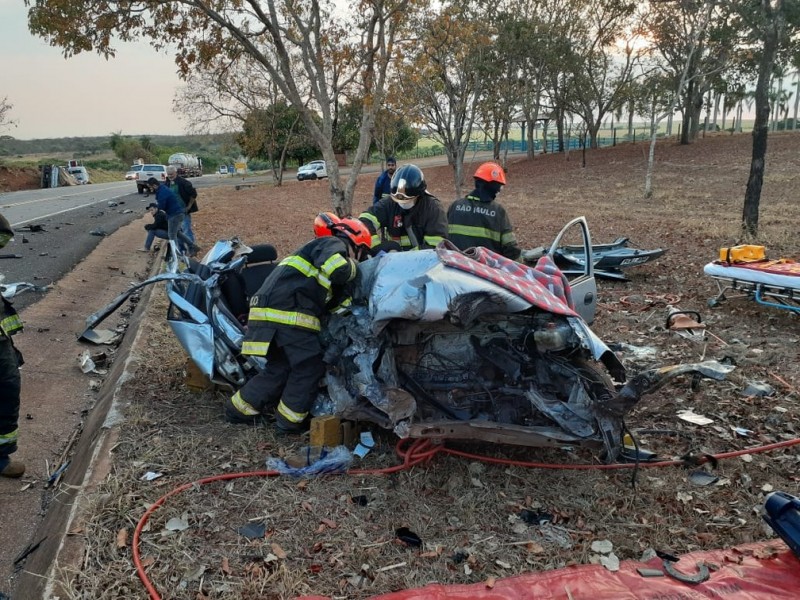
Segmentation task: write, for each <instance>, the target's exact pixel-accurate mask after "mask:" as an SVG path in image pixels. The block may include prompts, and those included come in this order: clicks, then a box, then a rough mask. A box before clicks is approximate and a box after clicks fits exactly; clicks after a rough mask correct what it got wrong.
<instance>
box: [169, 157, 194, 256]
mask: <svg viewBox="0 0 800 600" xmlns="http://www.w3.org/2000/svg"><path fill="white" fill-rule="evenodd" d="M167 185H168V186H169V189H170V190H172V193H173V194H175V195H176V196H178V198H180V199H181V200H183V203H184V205H185V206H186V216H185V217H184V219H183V232H184V233H185V234H186V237H188V238H189V239H190V240H192V243H194V231H192V213H196V212H197V210H198V209H197V190H196V189H194V186H193V185H192V182H191V181H189V180H188V179H186V178H185V177H178V168H177V167H176V166H175V165H169V166H168V167H167Z"/></svg>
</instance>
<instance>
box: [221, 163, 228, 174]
mask: <svg viewBox="0 0 800 600" xmlns="http://www.w3.org/2000/svg"><path fill="white" fill-rule="evenodd" d="M219 174H220V175H227V174H228V165H220V166H219Z"/></svg>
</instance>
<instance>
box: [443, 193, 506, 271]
mask: <svg viewBox="0 0 800 600" xmlns="http://www.w3.org/2000/svg"><path fill="white" fill-rule="evenodd" d="M447 222H448V223H449V225H448V235H447V237H448V239H449V240H450V241H451V242H453V243H454V244H455V245H456V246H458V248H459V249H460V250H466V249H467V248H473V247H475V246H483V247H484V248H489V250H492V251H494V252H497V253H498V254H502V255H503V256H505V257H506V258H510V259H511V260H516V259H517V258H519V255H520V254H521V252H522V251H521V250H520V248H519V246H517V239H516V237H515V236H514V232H513V230H512V229H511V221H509V219H508V214H506V209H505V208H503V207H502V206H501V205H500V203H499V202H497V201H495V200H489V201H486V200H482V199H481V198H479V197H478V196H477V195H473V194H470V195H469V196H467V197H466V198H462V199H461V200H456V201H455V202H453V204H451V205H450V208H449V209H448V211H447Z"/></svg>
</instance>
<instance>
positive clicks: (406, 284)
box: [356, 241, 613, 360]
mask: <svg viewBox="0 0 800 600" xmlns="http://www.w3.org/2000/svg"><path fill="white" fill-rule="evenodd" d="M484 251H485V252H484ZM543 258H544V260H543V261H542V262H541V264H540V265H537V267H536V268H534V267H528V266H526V265H521V264H519V263H516V262H514V261H509V260H507V259H505V258H503V257H502V256H500V255H499V254H496V253H494V252H492V251H490V250H486V249H481V252H479V253H477V254H475V253H473V256H468V255H466V254H465V253H462V252H460V251H458V250H456V249H455V247H454V246H452V244H450V243H449V242H446V241H445V242H442V243H441V244H440V245H439V246H438V247H437V248H436V249H435V250H420V251H417V252H391V253H388V254H384V255H382V256H379V257H377V258H375V259H371V260H368V261H366V262H364V263H361V264H360V265H359V279H358V285H357V287H358V289H357V291H356V297H357V298H358V299H360V300H362V301H366V302H367V303H368V307H369V308H368V312H369V317H370V320H371V328H372V331H373V333H374V334H378V333H380V332H381V331H382V330H383V329H384V328H385V327H386V325H387V324H388V323H389V322H390V321H392V320H394V319H404V320H409V321H431V322H432V321H440V320H442V319H445V318H449V319H450V320H452V321H457V322H460V323H462V324H463V325H465V326H468V325H469V324H470V323H471V322H473V321H474V320H475V319H477V318H478V317H479V316H481V315H482V314H487V313H493V314H511V313H521V312H524V311H527V310H529V309H533V308H536V309H539V310H543V311H546V312H550V313H553V314H557V315H561V316H563V317H566V318H567V319H568V322H569V323H570V327H571V328H572V329H573V330H574V331H575V332H576V333H577V334H578V335H579V336H580V338H581V339H582V340H583V342H584V344H585V346H586V347H587V348H589V349H590V350H591V353H592V355H593V356H594V358H595V360H601V358H603V357H605V358H607V357H608V356H609V355H613V353H612V352H611V351H610V350H609V348H608V346H606V345H605V343H603V341H602V340H600V338H598V337H597V336H596V335H595V334H594V332H592V330H591V329H589V326H588V325H587V324H586V322H585V321H584V320H583V319H581V318H580V317H579V316H578V315H577V314H576V313H575V312H574V311H573V310H572V308H571V307H570V303H571V299H570V297H569V284H568V283H565V280H563V281H562V279H561V274H560V271H558V269H557V268H555V267H554V266H553V265H552V262H551V261H550V259H549V258H548V257H543ZM556 282H558V285H557V284H556ZM559 285H560V286H563V287H561V288H560V287H559Z"/></svg>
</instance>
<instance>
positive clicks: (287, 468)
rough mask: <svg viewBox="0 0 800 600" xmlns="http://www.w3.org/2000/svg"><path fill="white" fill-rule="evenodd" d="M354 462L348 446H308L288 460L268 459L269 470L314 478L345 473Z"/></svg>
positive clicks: (287, 458)
mask: <svg viewBox="0 0 800 600" xmlns="http://www.w3.org/2000/svg"><path fill="white" fill-rule="evenodd" d="M352 462H353V455H352V454H351V453H350V450H348V449H347V447H346V446H336V447H335V448H319V447H316V446H306V447H304V448H301V449H300V450H299V451H298V452H297V453H296V454H293V455H291V456H288V457H286V458H274V457H271V456H270V457H268V458H267V468H268V469H270V470H273V471H278V472H279V473H281V474H282V475H291V476H292V477H314V476H317V475H324V474H326V473H344V472H345V471H347V469H348V468H349V467H350V464H351V463H352Z"/></svg>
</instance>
